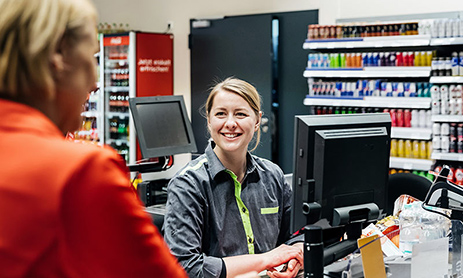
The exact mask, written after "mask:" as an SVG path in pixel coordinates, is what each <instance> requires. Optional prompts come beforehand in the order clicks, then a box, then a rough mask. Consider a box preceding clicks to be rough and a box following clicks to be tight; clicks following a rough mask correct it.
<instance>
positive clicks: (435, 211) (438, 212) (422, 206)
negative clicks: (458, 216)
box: [421, 203, 452, 220]
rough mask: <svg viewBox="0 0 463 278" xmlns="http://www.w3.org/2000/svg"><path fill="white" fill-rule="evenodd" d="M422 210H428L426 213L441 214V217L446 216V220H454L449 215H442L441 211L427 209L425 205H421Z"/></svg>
mask: <svg viewBox="0 0 463 278" xmlns="http://www.w3.org/2000/svg"><path fill="white" fill-rule="evenodd" d="M421 208H422V209H424V210H426V211H429V212H432V213H437V214H440V215H442V216H444V217H445V218H448V219H449V220H452V219H451V218H450V216H448V215H447V214H445V213H442V212H440V211H437V210H432V209H429V208H427V207H425V205H424V203H421Z"/></svg>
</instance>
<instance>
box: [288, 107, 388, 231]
mask: <svg viewBox="0 0 463 278" xmlns="http://www.w3.org/2000/svg"><path fill="white" fill-rule="evenodd" d="M390 132H391V120H390V115H389V114H388V113H372V114H341V115H317V116H315V115H308V116H296V118H295V137H294V138H295V144H294V169H293V203H292V210H291V232H292V233H294V232H296V231H299V230H300V229H301V228H303V227H304V226H305V225H308V224H314V223H315V222H316V221H318V220H320V219H326V220H327V221H328V223H329V224H331V225H332V226H335V225H340V224H342V223H343V221H344V219H343V218H344V217H345V216H346V217H348V218H350V219H348V221H356V220H359V219H356V218H357V217H360V218H361V217H363V216H364V215H363V214H362V213H363V212H366V213H368V211H370V208H371V206H373V207H374V206H377V208H379V209H384V208H385V205H386V195H387V194H386V188H387V180H388V173H389V153H390ZM353 208H356V209H353ZM357 208H358V209H357ZM371 210H374V209H371ZM356 213H359V214H360V215H355V214H356Z"/></svg>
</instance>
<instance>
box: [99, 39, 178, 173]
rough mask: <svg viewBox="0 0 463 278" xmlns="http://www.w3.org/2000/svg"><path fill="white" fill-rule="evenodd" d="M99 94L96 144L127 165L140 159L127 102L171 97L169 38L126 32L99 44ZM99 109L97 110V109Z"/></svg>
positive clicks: (171, 46)
mask: <svg viewBox="0 0 463 278" xmlns="http://www.w3.org/2000/svg"><path fill="white" fill-rule="evenodd" d="M100 46H101V47H100V48H101V55H102V60H100V61H101V64H100V75H101V78H102V81H101V82H100V92H101V96H102V99H101V101H102V103H103V105H99V107H98V109H103V110H104V113H103V117H102V126H103V131H102V134H101V135H100V141H101V140H102V142H104V144H106V145H109V146H111V147H113V148H114V149H115V150H116V151H117V152H118V153H119V154H121V155H122V156H123V157H124V158H125V160H126V162H127V163H128V164H133V163H135V162H136V161H139V160H140V159H141V153H140V151H139V147H138V143H137V142H136V135H135V129H134V128H133V124H132V117H131V116H130V111H129V101H128V100H129V98H132V97H144V96H159V95H172V94H173V35H171V34H159V33H146V32H127V33H119V34H105V35H103V36H102V40H101V45H100ZM100 107H101V108H100Z"/></svg>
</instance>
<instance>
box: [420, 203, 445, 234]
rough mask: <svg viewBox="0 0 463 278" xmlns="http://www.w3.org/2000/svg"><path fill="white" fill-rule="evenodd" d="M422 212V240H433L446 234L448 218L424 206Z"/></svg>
mask: <svg viewBox="0 0 463 278" xmlns="http://www.w3.org/2000/svg"><path fill="white" fill-rule="evenodd" d="M420 209H421V213H420V225H421V233H420V242H426V241H431V240H435V239H439V238H443V237H445V236H446V223H445V222H446V219H445V218H444V217H443V216H441V215H439V214H437V213H433V212H430V211H427V210H424V209H422V208H420Z"/></svg>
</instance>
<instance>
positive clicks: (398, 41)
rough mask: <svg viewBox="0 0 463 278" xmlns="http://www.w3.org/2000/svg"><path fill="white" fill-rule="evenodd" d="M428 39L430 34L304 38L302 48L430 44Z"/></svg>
mask: <svg viewBox="0 0 463 278" xmlns="http://www.w3.org/2000/svg"><path fill="white" fill-rule="evenodd" d="M430 41H431V36H429V35H414V36H387V37H366V38H345V39H327V40H306V41H305V42H304V44H303V46H302V47H303V48H304V49H343V48H375V47H406V46H427V45H429V44H430Z"/></svg>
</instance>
